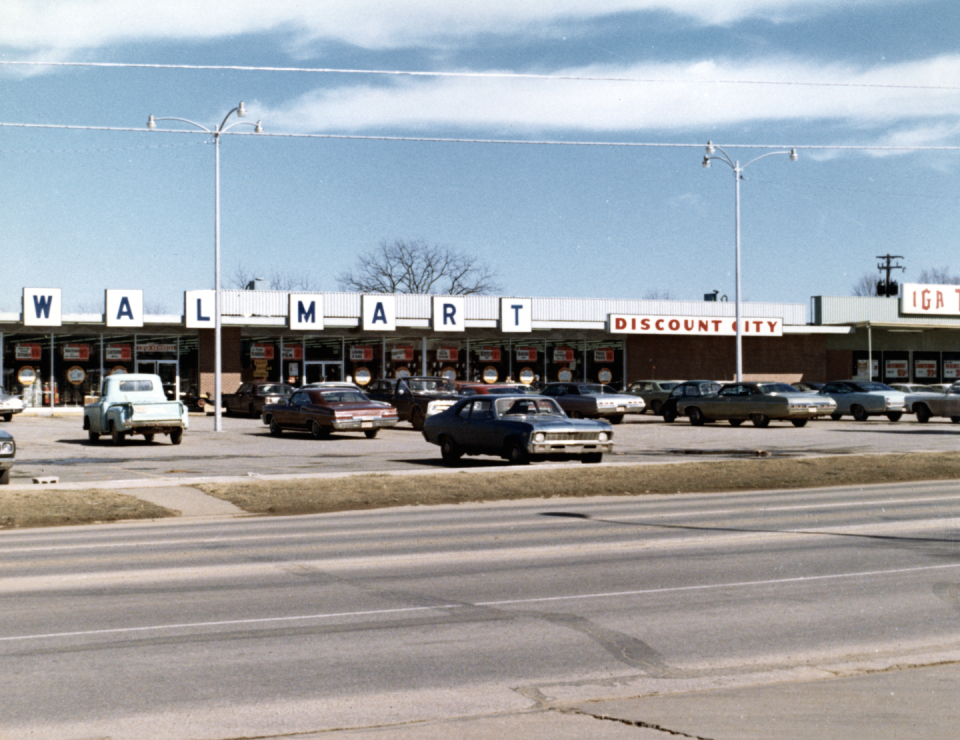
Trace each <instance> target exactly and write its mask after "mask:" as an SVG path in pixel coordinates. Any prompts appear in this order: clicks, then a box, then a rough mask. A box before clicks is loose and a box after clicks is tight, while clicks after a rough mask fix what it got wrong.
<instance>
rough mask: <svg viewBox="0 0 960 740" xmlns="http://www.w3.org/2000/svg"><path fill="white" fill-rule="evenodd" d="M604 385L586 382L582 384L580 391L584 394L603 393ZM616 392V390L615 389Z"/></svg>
mask: <svg viewBox="0 0 960 740" xmlns="http://www.w3.org/2000/svg"><path fill="white" fill-rule="evenodd" d="M603 389H604V386H602V385H600V384H599V383H584V384H583V385H581V386H580V393H581V394H583V395H593V394H602V393H603V392H604V390H603ZM613 392H614V393H616V391H613Z"/></svg>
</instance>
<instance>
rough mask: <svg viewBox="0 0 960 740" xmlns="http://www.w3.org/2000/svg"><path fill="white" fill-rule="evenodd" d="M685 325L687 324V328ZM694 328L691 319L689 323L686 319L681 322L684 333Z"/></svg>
mask: <svg viewBox="0 0 960 740" xmlns="http://www.w3.org/2000/svg"><path fill="white" fill-rule="evenodd" d="M687 324H689V326H687ZM694 326H695V324H694V323H693V319H691V320H690V321H687V320H686V319H684V320H683V329H684V331H693V327H694Z"/></svg>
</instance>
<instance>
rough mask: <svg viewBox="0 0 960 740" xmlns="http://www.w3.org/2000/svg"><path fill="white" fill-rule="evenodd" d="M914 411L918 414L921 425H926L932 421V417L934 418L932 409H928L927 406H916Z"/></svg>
mask: <svg viewBox="0 0 960 740" xmlns="http://www.w3.org/2000/svg"><path fill="white" fill-rule="evenodd" d="M913 410H914V411H915V412H916V414H917V421H919V422H920V423H921V424H926V423H927V422H928V421H930V417H931V416H933V414H931V413H930V409H928V408H927V407H926V405H925V404H922V403H921V404H920V405H919V406H915V407H914V409H913Z"/></svg>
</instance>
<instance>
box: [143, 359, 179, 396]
mask: <svg viewBox="0 0 960 740" xmlns="http://www.w3.org/2000/svg"><path fill="white" fill-rule="evenodd" d="M137 372H138V373H150V374H151V375H159V376H160V382H161V383H163V392H164V393H165V394H166V396H167V398H169V399H170V400H171V401H173V400H176V399H178V398H180V363H178V362H177V361H176V360H137Z"/></svg>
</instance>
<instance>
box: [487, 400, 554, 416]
mask: <svg viewBox="0 0 960 740" xmlns="http://www.w3.org/2000/svg"><path fill="white" fill-rule="evenodd" d="M537 415H540V416H563V411H561V409H560V407H559V406H558V405H557V403H556V401H553V400H551V399H549V398H543V397H542V396H541V397H540V398H533V397H531V398H498V399H497V416H501V417H503V416H537Z"/></svg>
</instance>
